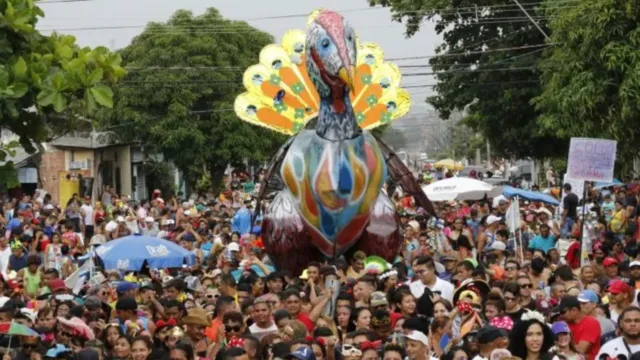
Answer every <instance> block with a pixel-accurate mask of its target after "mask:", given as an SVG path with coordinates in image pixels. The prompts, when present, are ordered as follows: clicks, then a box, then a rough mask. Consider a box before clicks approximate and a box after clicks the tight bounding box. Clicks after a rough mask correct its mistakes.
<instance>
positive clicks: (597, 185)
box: [594, 178, 624, 190]
mask: <svg viewBox="0 0 640 360" xmlns="http://www.w3.org/2000/svg"><path fill="white" fill-rule="evenodd" d="M620 185H624V183H623V182H622V181H620V180H618V179H615V178H614V179H613V181H612V182H597V183H595V186H594V189H596V190H600V189H604V188H607V187H609V186H620Z"/></svg>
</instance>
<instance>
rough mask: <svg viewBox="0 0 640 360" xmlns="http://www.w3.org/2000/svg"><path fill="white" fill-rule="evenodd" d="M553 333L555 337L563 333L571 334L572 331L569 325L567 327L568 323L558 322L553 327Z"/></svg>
mask: <svg viewBox="0 0 640 360" xmlns="http://www.w3.org/2000/svg"><path fill="white" fill-rule="evenodd" d="M551 332H552V333H553V335H558V334H562V333H571V330H569V325H567V323H566V322H564V321H556V322H554V323H553V325H552V326H551Z"/></svg>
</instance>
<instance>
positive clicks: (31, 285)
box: [24, 269, 41, 295]
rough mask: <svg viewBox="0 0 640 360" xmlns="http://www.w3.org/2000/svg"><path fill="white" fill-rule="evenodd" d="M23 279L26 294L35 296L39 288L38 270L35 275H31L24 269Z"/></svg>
mask: <svg viewBox="0 0 640 360" xmlns="http://www.w3.org/2000/svg"><path fill="white" fill-rule="evenodd" d="M24 278H25V280H26V282H27V286H26V288H27V294H30V295H31V294H37V293H38V289H39V288H40V280H41V274H40V270H39V269H38V271H36V273H35V274H31V272H30V271H29V270H28V269H24Z"/></svg>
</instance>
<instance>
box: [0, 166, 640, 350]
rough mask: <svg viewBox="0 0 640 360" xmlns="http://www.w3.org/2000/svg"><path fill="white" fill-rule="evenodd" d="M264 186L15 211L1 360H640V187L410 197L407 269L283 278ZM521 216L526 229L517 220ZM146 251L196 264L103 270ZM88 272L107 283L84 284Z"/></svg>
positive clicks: (5, 215)
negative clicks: (548, 194) (423, 203)
mask: <svg viewBox="0 0 640 360" xmlns="http://www.w3.org/2000/svg"><path fill="white" fill-rule="evenodd" d="M425 178H428V179H430V178H431V177H423V176H421V177H420V179H425ZM254 180H255V181H254ZM257 182H258V179H250V178H248V177H243V176H235V175H234V177H233V178H232V179H230V181H228V183H227V189H226V190H225V191H223V192H221V193H214V192H213V191H210V192H208V193H202V194H197V195H193V196H191V197H190V198H183V197H182V196H181V194H177V195H173V194H162V193H161V192H160V191H159V190H156V191H154V192H153V195H152V196H151V199H150V200H149V201H146V200H143V201H141V202H139V203H135V202H132V201H130V200H129V199H128V198H127V197H126V196H124V195H120V194H117V193H116V192H115V191H114V190H113V189H111V188H109V187H105V189H104V190H103V191H102V192H101V194H100V195H99V196H98V197H97V198H95V199H92V198H91V197H85V198H79V197H77V196H74V197H73V198H72V199H70V200H69V201H68V203H66V204H59V203H56V201H55V200H54V199H52V198H51V196H50V195H48V194H45V193H44V192H41V191H38V192H36V194H34V195H33V197H30V196H28V195H24V196H22V197H20V198H17V199H10V198H6V199H5V202H4V205H3V207H2V217H1V218H0V223H2V226H3V227H4V234H5V235H4V237H1V238H0V270H1V272H2V280H1V282H0V290H1V291H2V293H3V296H2V297H0V334H1V335H0V347H1V348H2V349H1V350H2V352H3V353H4V357H3V359H20V360H22V359H31V360H34V359H44V358H46V359H91V360H95V359H114V360H115V359H118V360H120V359H122V360H125V359H127V360H131V359H132V360H145V359H171V360H194V359H285V358H286V359H300V360H312V359H317V360H324V359H328V360H337V359H347V360H356V359H362V360H370V359H380V358H382V359H385V360H400V359H405V358H408V359H412V360H425V359H433V358H439V359H445V360H466V359H474V360H483V359H489V358H491V359H507V358H508V359H515V358H520V359H531V360H533V359H547V358H549V359H551V358H553V359H566V360H573V359H588V360H593V359H596V358H597V359H609V358H618V359H623V358H626V359H630V358H632V356H633V354H634V353H636V352H637V351H640V308H638V293H639V290H638V289H640V261H639V260H636V259H639V258H640V257H639V256H638V255H639V254H638V246H637V243H638V240H640V226H638V225H640V216H637V214H640V208H639V207H638V191H637V190H638V189H639V187H638V184H637V183H630V184H625V185H621V186H617V187H609V188H602V189H595V188H594V187H593V186H592V185H589V188H588V189H587V191H585V194H586V195H587V197H586V199H584V200H581V199H580V195H582V194H574V193H573V192H572V191H571V186H570V185H568V184H565V185H564V189H563V194H564V196H563V198H562V200H561V206H559V207H558V208H555V207H554V206H550V205H547V204H544V203H536V202H528V201H525V200H522V199H520V200H516V199H507V198H504V197H503V196H500V197H497V198H494V199H484V200H480V201H450V202H440V203H435V206H436V209H437V215H438V216H437V218H435V217H429V216H428V215H426V214H425V213H424V211H423V210H422V209H420V208H416V205H415V202H414V200H413V199H412V197H411V196H409V195H406V194H403V193H402V191H401V190H397V191H396V193H394V194H393V196H392V197H393V199H394V200H395V203H396V205H397V208H398V214H399V216H400V219H401V223H402V231H403V234H404V238H405V241H406V245H405V246H404V247H403V250H402V251H401V253H399V254H398V257H397V259H396V260H395V261H394V262H393V263H392V264H391V263H387V262H386V261H381V259H380V258H377V257H372V256H368V255H369V254H364V253H362V252H360V251H359V252H355V253H354V254H352V255H351V254H350V256H348V257H347V258H345V257H340V258H337V259H331V260H327V261H326V262H322V263H316V262H312V263H309V264H308V266H307V269H306V270H305V271H304V272H303V273H302V274H292V273H289V272H287V271H286V270H281V269H280V270H279V269H274V267H273V266H272V264H271V263H270V260H269V257H268V255H266V252H265V249H264V246H263V244H262V240H261V234H260V232H261V227H260V223H261V221H260V217H257V218H256V219H252V217H253V214H254V209H255V207H256V206H266V205H267V204H268V201H264V202H262V203H260V204H258V203H257V200H256V199H255V197H254V194H255V193H256V191H257V190H258V189H259V186H256V184H257ZM513 201H520V203H519V208H520V226H519V228H517V229H513V228H509V227H508V221H506V219H505V217H506V214H507V212H508V209H509V207H510V206H511V205H512V203H513ZM583 215H584V216H583ZM134 234H142V235H143V236H144V235H146V236H151V237H156V238H162V239H166V240H169V241H171V242H174V243H176V244H179V245H180V246H181V247H183V248H184V249H186V250H187V251H189V252H191V253H193V255H194V257H195V262H194V263H193V264H189V265H188V266H187V265H185V266H182V267H180V268H175V269H173V268H170V269H164V268H163V269H153V268H150V267H148V266H145V267H144V268H143V269H142V270H141V271H135V272H124V271H117V270H112V269H105V268H104V264H103V263H101V262H100V259H99V256H98V255H97V254H99V249H100V246H104V245H105V244H106V243H108V242H110V241H113V240H116V239H121V238H125V237H128V236H130V238H127V239H128V240H127V241H136V238H135V237H131V236H132V235H134ZM582 244H584V249H585V250H584V251H583V247H582ZM86 261H95V268H94V267H93V266H92V268H91V271H90V273H89V275H87V276H86V279H83V278H82V276H79V273H81V271H82V269H83V264H84V263H85V262H86ZM329 279H335V280H336V281H339V284H340V285H339V286H338V287H332V286H328V284H329V283H330V282H328V280H329ZM334 289H339V293H338V294H337V297H336V296H335V295H336V294H335V293H334V292H335V290H334Z"/></svg>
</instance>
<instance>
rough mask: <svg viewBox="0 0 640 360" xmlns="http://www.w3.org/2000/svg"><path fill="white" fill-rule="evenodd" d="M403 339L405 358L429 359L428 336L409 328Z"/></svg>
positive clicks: (412, 359) (413, 359)
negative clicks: (405, 351)
mask: <svg viewBox="0 0 640 360" xmlns="http://www.w3.org/2000/svg"><path fill="white" fill-rule="evenodd" d="M405 339H406V341H407V348H406V350H407V359H410V360H427V359H431V350H430V348H429V338H428V337H427V335H425V334H424V333H423V332H421V331H418V330H411V331H410V332H409V333H408V334H405Z"/></svg>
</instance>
